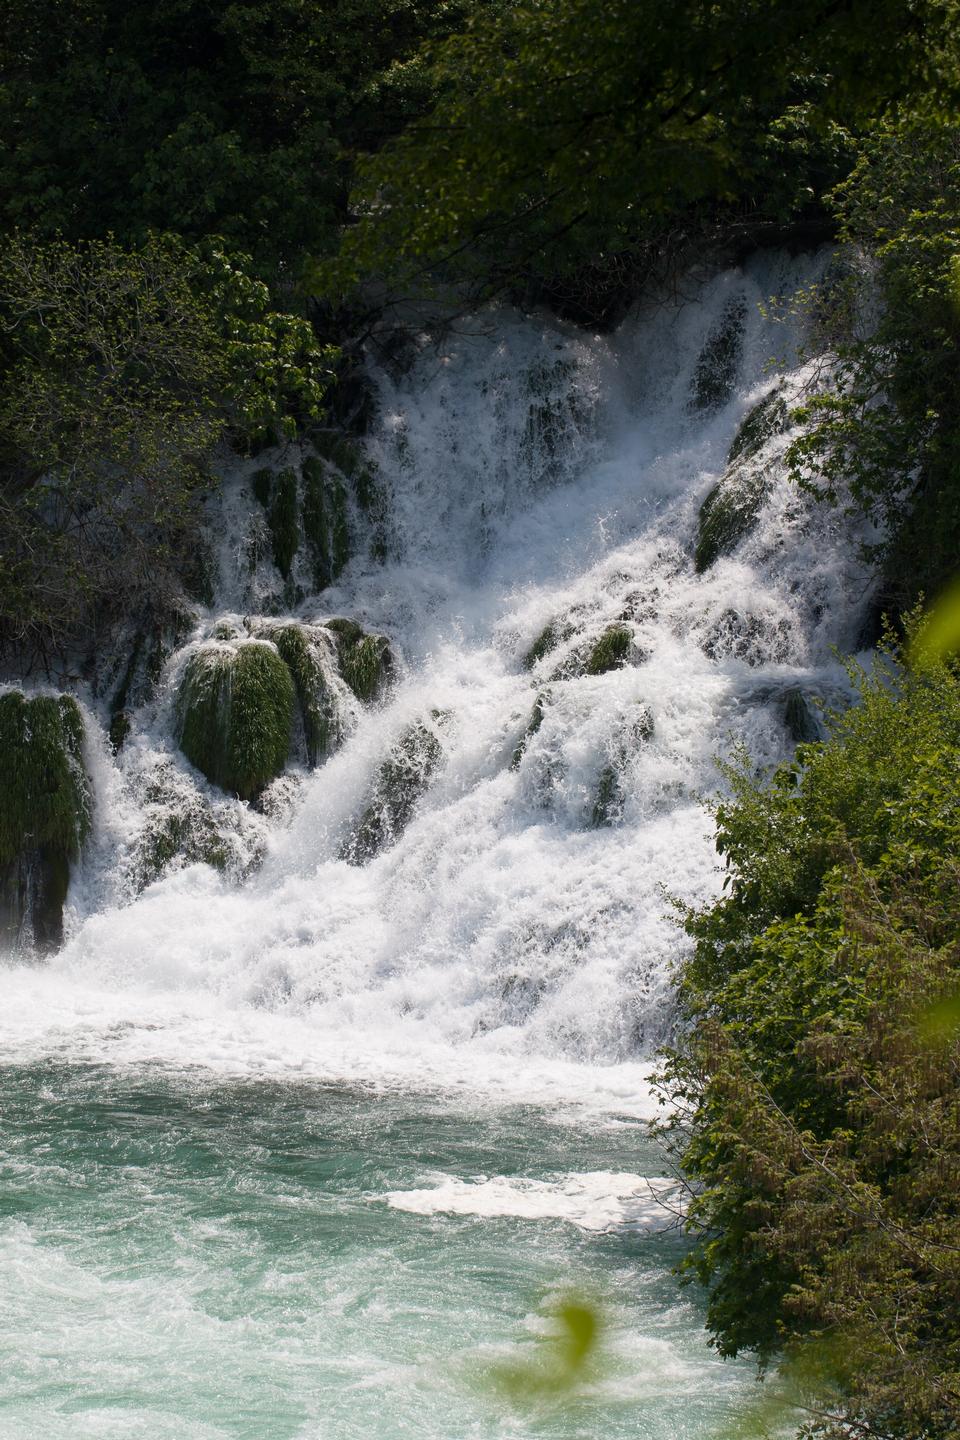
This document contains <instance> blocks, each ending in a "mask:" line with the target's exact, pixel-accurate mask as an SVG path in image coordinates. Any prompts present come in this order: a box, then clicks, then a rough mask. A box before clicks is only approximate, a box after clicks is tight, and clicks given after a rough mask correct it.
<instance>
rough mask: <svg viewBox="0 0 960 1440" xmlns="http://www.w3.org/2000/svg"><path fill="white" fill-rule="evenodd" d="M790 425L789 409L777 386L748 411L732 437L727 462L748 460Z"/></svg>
mask: <svg viewBox="0 0 960 1440" xmlns="http://www.w3.org/2000/svg"><path fill="white" fill-rule="evenodd" d="M789 426H790V410H789V407H788V405H787V402H786V400H785V399H784V398H783V395H782V393H781V391H780V388H779V386H778V387H777V389H776V390H773V391H771V393H770V394H769V395H765V396H764V398H763V399H762V400H760V401H758V402H757V404H756V405H754V407H753V409H752V410H750V411H748V413H747V415H746V417H745V418H744V420H743V421H742V422H741V424H740V428H739V430H738V431H737V433H736V435H735V436H734V437H733V444H732V445H731V446H730V453H729V455H728V456H727V464H728V465H732V464H733V463H734V461H736V460H749V459H750V458H751V457H752V456H754V455H756V454H757V453H758V452H759V451H760V450H762V449H763V447H764V445H766V443H767V441H768V440H771V439H772V438H773V436H774V435H782V434H783V432H784V431H785V430H787V429H789Z"/></svg>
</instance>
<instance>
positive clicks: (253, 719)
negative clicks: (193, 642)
mask: <svg viewBox="0 0 960 1440" xmlns="http://www.w3.org/2000/svg"><path fill="white" fill-rule="evenodd" d="M294 701H295V689H294V683H293V680H292V678H291V675H290V671H289V670H288V669H287V666H286V665H285V664H284V662H283V660H282V659H281V657H280V654H279V652H278V650H277V648H276V646H275V645H272V644H270V643H269V642H268V641H265V640H245V641H242V642H240V643H239V644H237V645H225V644H218V645H205V646H204V647H203V648H202V649H200V650H198V651H197V652H196V653H195V654H194V655H192V656H191V657H190V660H189V661H188V662H187V667H186V669H185V671H184V674H183V680H182V681H181V684H180V695H179V701H178V708H179V721H180V748H181V750H182V751H183V753H184V755H185V756H186V757H187V759H188V760H189V761H190V763H191V764H192V765H195V766H196V768H197V769H198V770H199V771H200V772H201V774H203V775H205V776H206V778H207V779H208V780H209V781H210V782H211V783H212V784H214V785H218V786H219V787H220V788H221V790H225V791H227V792H228V793H229V794H235V795H238V796H239V797H240V799H241V800H251V799H253V798H255V797H256V796H257V795H258V794H259V792H260V791H261V790H262V789H263V788H264V786H265V785H267V784H269V782H270V781H271V780H273V779H274V778H275V776H277V775H279V774H280V771H281V770H282V769H283V767H284V764H285V762H286V759H287V755H288V752H289V748H290V730H291V725H292V721H293V707H294Z"/></svg>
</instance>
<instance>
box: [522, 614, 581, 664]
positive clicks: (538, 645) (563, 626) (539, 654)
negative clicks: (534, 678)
mask: <svg viewBox="0 0 960 1440" xmlns="http://www.w3.org/2000/svg"><path fill="white" fill-rule="evenodd" d="M572 634H573V626H572V625H570V624H569V623H567V622H565V621H562V620H551V621H550V623H549V625H544V627H543V629H542V630H541V631H540V633H539V635H538V636H537V638H536V639H535V640H534V642H533V644H532V645H531V646H530V648H529V650H527V652H526V653H525V655H524V657H523V665H524V668H525V669H526V670H532V669H533V667H534V666H535V665H536V664H537V662H538V661H540V660H542V659H543V657H544V656H545V655H549V654H550V653H551V652H552V651H553V650H556V648H557V646H558V645H562V644H563V642H564V640H569V638H570V636H571V635H572Z"/></svg>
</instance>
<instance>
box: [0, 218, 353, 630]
mask: <svg viewBox="0 0 960 1440" xmlns="http://www.w3.org/2000/svg"><path fill="white" fill-rule="evenodd" d="M332 359H333V353H332V352H331V351H329V350H327V349H324V348H323V347H321V346H320V345H319V344H318V343H317V342H316V341H315V339H314V337H313V334H312V331H311V330H310V327H309V326H308V325H307V323H306V322H305V321H303V320H301V319H299V318H297V317H296V316H290V315H284V314H282V313H277V312H275V311H273V310H271V309H270V302H269V293H268V291H267V288H266V286H265V285H263V284H262V282H259V281H257V280H256V279H254V278H252V277H251V276H250V275H249V273H248V272H247V271H246V269H245V267H244V258H243V257H236V256H234V257H231V256H228V255H227V253H226V252H225V251H224V249H223V248H222V247H221V246H220V245H218V244H216V243H213V242H211V244H210V245H208V246H207V247H206V251H205V253H204V254H200V253H198V252H196V251H191V250H189V249H187V248H186V247H185V246H184V245H182V244H181V242H179V241H178V240H176V239H174V238H171V237H150V238H149V239H148V240H147V241H146V242H145V243H144V244H143V245H142V246H140V247H139V248H137V249H135V250H126V249H123V248H121V247H120V246H118V245H116V244H114V243H113V242H111V241H108V240H105V241H99V240H95V241H91V242H89V243H88V244H86V245H81V246H75V245H71V244H69V243H68V242H67V241H64V240H60V241H53V242H51V243H49V244H46V245H38V244H36V243H34V242H32V241H31V240H29V239H27V238H26V237H15V238H14V239H13V240H12V241H11V242H10V243H8V245H7V247H6V250H5V253H4V255H3V258H2V262H0V365H2V375H0V522H2V523H0V576H2V579H0V642H2V643H3V644H4V645H5V646H7V647H12V648H14V649H15V650H18V651H20V652H25V653H26V654H28V655H29V654H30V653H31V652H34V651H36V650H39V651H40V652H41V653H45V652H48V651H49V650H51V649H54V650H62V649H63V647H64V646H67V645H69V644H71V643H73V642H75V641H76V640H77V638H78V637H79V636H82V635H83V634H84V632H85V630H86V629H87V628H88V627H89V625H90V624H91V623H92V620H93V618H94V617H95V616H98V615H101V616H102V615H103V614H116V613H117V612H118V611H119V612H123V611H124V610H126V609H131V608H133V609H141V608H143V607H146V608H150V607H151V606H153V607H156V608H157V609H159V610H160V611H162V610H163V608H164V606H165V605H167V604H169V603H170V600H171V598H172V597H173V596H174V595H175V594H177V593H179V588H180V584H179V581H180V576H181V573H182V559H181V558H178V556H177V549H178V545H179V542H180V540H181V538H182V536H183V534H184V530H185V527H186V526H187V524H188V523H189V520H190V517H191V515H192V512H193V509H194V507H195V505H196V502H197V500H198V498H200V496H201V495H202V493H203V492H204V490H205V489H207V488H209V484H210V474H209V461H210V458H211V456H212V454H213V452H214V449H215V447H216V445H217V443H218V442H219V441H221V440H222V439H226V438H228V437H230V438H232V439H233V440H234V442H235V443H239V444H248V443H250V442H251V441H252V442H257V441H262V440H263V439H265V438H270V437H271V436H272V435H275V434H276V433H277V432H278V431H284V430H287V431H289V429H290V427H292V426H293V425H294V424H295V422H296V421H297V420H298V419H299V420H303V419H307V418H316V416H317V415H318V414H319V412H320V405H321V404H322V400H323V396H324V393H325V389H326V386H327V384H328V383H329V379H330V366H331V362H332ZM194 548H195V547H193V546H190V547H184V549H185V551H186V554H187V556H190V555H192V553H193V550H194ZM187 563H188V564H189V561H187Z"/></svg>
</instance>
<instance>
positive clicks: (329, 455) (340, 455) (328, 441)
mask: <svg viewBox="0 0 960 1440" xmlns="http://www.w3.org/2000/svg"><path fill="white" fill-rule="evenodd" d="M312 439H313V443H314V447H315V448H316V450H317V451H318V453H319V454H320V455H322V456H323V458H324V459H325V460H329V461H330V463H331V464H333V465H336V467H337V469H338V470H339V471H341V472H342V474H344V475H346V476H347V478H348V479H350V480H355V479H356V478H357V476H358V475H359V474H360V473H361V472H362V471H363V469H364V468H365V462H364V459H363V455H362V453H361V451H360V448H359V446H358V445H356V444H355V443H354V442H353V441H352V440H349V439H347V437H346V436H345V435H338V434H336V433H335V432H334V431H332V430H318V431H316V432H315V434H314V435H313V437H312Z"/></svg>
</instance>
